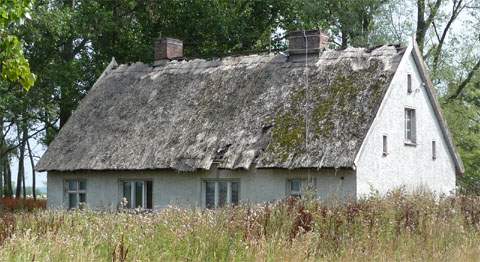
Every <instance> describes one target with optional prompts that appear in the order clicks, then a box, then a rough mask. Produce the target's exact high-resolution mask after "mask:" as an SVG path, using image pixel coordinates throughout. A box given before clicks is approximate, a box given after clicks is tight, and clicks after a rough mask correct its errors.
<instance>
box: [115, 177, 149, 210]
mask: <svg viewBox="0 0 480 262" xmlns="http://www.w3.org/2000/svg"><path fill="white" fill-rule="evenodd" d="M122 188H123V197H124V198H125V199H126V200H127V202H126V205H125V207H127V208H147V209H152V207H153V205H152V189H153V188H152V181H142V180H129V181H122Z"/></svg>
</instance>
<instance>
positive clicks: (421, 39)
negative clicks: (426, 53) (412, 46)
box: [415, 0, 427, 51]
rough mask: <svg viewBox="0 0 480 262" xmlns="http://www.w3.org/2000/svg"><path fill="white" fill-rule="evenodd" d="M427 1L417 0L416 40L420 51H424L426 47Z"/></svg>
mask: <svg viewBox="0 0 480 262" xmlns="http://www.w3.org/2000/svg"><path fill="white" fill-rule="evenodd" d="M426 32H427V29H426V28H425V0H417V31H416V35H415V38H416V40H417V45H418V48H419V49H420V51H423V47H424V45H425V34H426Z"/></svg>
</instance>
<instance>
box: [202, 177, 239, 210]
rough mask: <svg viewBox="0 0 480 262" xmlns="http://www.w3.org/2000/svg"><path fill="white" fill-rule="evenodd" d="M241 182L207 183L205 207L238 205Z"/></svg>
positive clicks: (218, 181) (211, 181)
mask: <svg viewBox="0 0 480 262" xmlns="http://www.w3.org/2000/svg"><path fill="white" fill-rule="evenodd" d="M239 193H240V182H238V181H225V180H208V181H205V207H206V208H217V207H223V206H225V205H229V204H233V205H236V204H238V201H239Z"/></svg>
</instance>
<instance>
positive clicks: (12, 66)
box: [0, 0, 35, 90]
mask: <svg viewBox="0 0 480 262" xmlns="http://www.w3.org/2000/svg"><path fill="white" fill-rule="evenodd" d="M30 5H31V2H30V0H5V1H2V2H0V80H1V79H3V80H7V81H10V82H14V83H19V84H20V85H22V87H23V88H25V89H26V90H28V89H29V88H30V87H31V86H33V84H34V82H35V75H34V74H32V73H31V72H30V68H29V64H28V61H27V60H26V59H25V57H24V54H23V47H22V43H21V41H20V40H19V39H18V37H17V36H16V35H15V34H14V33H15V31H14V30H15V29H16V26H17V25H18V24H19V23H21V22H22V21H23V19H24V17H29V14H28V9H29V7H30Z"/></svg>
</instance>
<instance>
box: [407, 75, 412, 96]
mask: <svg viewBox="0 0 480 262" xmlns="http://www.w3.org/2000/svg"><path fill="white" fill-rule="evenodd" d="M412 91H413V90H412V74H408V75H407V93H409V94H411V93H412Z"/></svg>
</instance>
